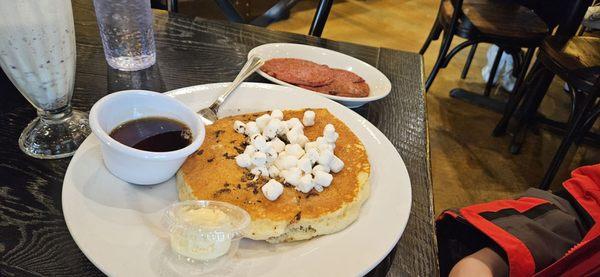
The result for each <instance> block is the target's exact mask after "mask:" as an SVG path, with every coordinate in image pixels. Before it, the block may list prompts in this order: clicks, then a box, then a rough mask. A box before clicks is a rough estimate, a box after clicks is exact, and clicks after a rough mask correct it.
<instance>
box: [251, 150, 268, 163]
mask: <svg viewBox="0 0 600 277" xmlns="http://www.w3.org/2000/svg"><path fill="white" fill-rule="evenodd" d="M266 163H267V155H266V154H265V153H263V152H255V153H254V155H252V164H253V165H255V166H264V165H265V164H266Z"/></svg>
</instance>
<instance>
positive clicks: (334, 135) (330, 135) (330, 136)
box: [323, 132, 340, 144]
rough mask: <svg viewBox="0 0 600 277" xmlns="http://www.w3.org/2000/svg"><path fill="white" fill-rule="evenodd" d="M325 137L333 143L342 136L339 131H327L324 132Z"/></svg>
mask: <svg viewBox="0 0 600 277" xmlns="http://www.w3.org/2000/svg"><path fill="white" fill-rule="evenodd" d="M323 137H324V138H325V141H327V142H328V143H329V144H333V143H335V141H336V140H337V139H338V138H339V137H340V134H338V133H337V132H333V133H327V134H323Z"/></svg>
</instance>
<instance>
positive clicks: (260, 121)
mask: <svg viewBox="0 0 600 277" xmlns="http://www.w3.org/2000/svg"><path fill="white" fill-rule="evenodd" d="M269 121H271V116H270V115H268V114H263V115H261V116H259V117H258V118H257V119H256V126H258V128H259V129H260V130H262V129H264V128H265V127H266V126H267V124H268V123H269Z"/></svg>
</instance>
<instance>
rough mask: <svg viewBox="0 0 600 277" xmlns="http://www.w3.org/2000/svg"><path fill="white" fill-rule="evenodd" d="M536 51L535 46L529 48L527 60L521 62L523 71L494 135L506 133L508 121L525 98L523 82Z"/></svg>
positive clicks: (526, 55)
mask: <svg viewBox="0 0 600 277" xmlns="http://www.w3.org/2000/svg"><path fill="white" fill-rule="evenodd" d="M534 52H535V48H533V47H532V48H529V49H527V53H526V54H525V60H524V61H523V64H521V71H520V72H519V76H518V78H517V81H516V82H515V86H514V87H513V91H512V93H511V94H510V96H509V98H508V102H507V103H506V105H505V106H504V113H503V114H502V118H501V119H500V121H499V122H498V124H497V125H496V128H494V131H493V132H492V135H493V136H500V135H502V134H504V133H506V128H507V127H508V123H509V121H510V118H511V117H512V115H513V113H514V112H515V110H516V109H517V106H518V105H519V103H520V102H521V99H523V94H524V93H525V89H524V88H523V82H524V80H525V77H526V76H527V69H528V68H529V64H530V63H531V59H532V58H533V53H534Z"/></svg>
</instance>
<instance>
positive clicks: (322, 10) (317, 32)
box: [308, 0, 333, 37]
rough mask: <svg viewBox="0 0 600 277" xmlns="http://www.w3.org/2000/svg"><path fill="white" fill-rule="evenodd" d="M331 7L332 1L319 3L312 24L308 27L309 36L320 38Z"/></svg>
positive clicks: (327, 0)
mask: <svg viewBox="0 0 600 277" xmlns="http://www.w3.org/2000/svg"><path fill="white" fill-rule="evenodd" d="M332 5H333V0H320V1H319V5H318V6H317V11H316V12H315V16H314V18H313V21H312V24H311V25H310V30H309V31H308V34H309V35H311V36H315V37H321V34H322V33H323V28H325V23H326V22H327V17H328V16H329V11H331V6H332Z"/></svg>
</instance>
